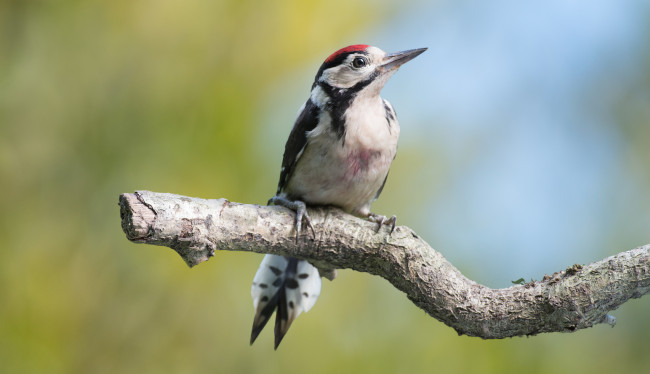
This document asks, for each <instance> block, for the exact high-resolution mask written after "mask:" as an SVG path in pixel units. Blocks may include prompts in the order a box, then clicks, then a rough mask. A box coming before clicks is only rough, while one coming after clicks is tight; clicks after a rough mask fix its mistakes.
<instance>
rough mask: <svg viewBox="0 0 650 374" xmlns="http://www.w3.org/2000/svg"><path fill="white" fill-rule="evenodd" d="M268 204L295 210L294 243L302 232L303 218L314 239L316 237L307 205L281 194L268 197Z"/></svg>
mask: <svg viewBox="0 0 650 374" xmlns="http://www.w3.org/2000/svg"><path fill="white" fill-rule="evenodd" d="M268 204H275V205H280V206H283V207H285V208H287V209H291V210H293V211H294V212H296V243H298V238H300V233H301V232H302V221H303V220H304V221H305V222H306V223H307V226H309V228H310V229H311V233H312V235H313V236H314V239H316V230H314V225H312V223H311V218H310V217H309V213H307V205H306V204H305V203H304V202H302V201H300V200H294V201H291V200H289V199H287V198H284V197H281V196H273V197H272V198H271V199H269V202H268Z"/></svg>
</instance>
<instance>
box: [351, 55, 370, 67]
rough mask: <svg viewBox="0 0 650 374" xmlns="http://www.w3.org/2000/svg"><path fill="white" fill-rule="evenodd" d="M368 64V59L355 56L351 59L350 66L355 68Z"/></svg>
mask: <svg viewBox="0 0 650 374" xmlns="http://www.w3.org/2000/svg"><path fill="white" fill-rule="evenodd" d="M367 64H368V61H366V59H365V58H363V57H355V58H354V60H352V67H354V68H355V69H360V68H362V67H364V66H366V65H367Z"/></svg>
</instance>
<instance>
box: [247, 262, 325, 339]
mask: <svg viewBox="0 0 650 374" xmlns="http://www.w3.org/2000/svg"><path fill="white" fill-rule="evenodd" d="M320 288H321V279H320V275H319V274H318V269H316V268H315V267H314V266H312V265H311V264H310V263H309V262H307V261H305V260H299V259H297V258H291V257H282V256H276V255H266V256H264V259H263V260H262V263H261V264H260V267H259V269H258V270H257V273H256V274H255V278H254V279H253V285H252V287H251V296H252V297H253V307H254V308H255V319H254V320H253V331H252V332H251V344H253V342H254V341H255V339H257V336H258V335H259V334H260V332H261V331H262V329H263V328H264V326H266V323H267V322H268V321H269V319H271V315H272V314H273V312H274V311H276V309H277V313H276V315H275V349H277V348H278V345H279V344H280V342H281V341H282V338H284V335H285V334H286V333H287V331H288V330H289V327H290V326H291V323H292V322H293V321H294V320H295V319H296V317H298V316H299V315H300V313H302V312H303V311H304V312H307V311H309V309H311V307H312V306H314V304H315V303H316V300H318V296H319V295H320Z"/></svg>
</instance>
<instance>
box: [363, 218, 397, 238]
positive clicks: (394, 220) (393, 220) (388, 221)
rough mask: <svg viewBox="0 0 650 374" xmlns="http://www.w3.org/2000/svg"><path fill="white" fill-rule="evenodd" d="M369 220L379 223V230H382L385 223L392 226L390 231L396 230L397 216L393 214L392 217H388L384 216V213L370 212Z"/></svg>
mask: <svg viewBox="0 0 650 374" xmlns="http://www.w3.org/2000/svg"><path fill="white" fill-rule="evenodd" d="M368 221H370V222H376V223H378V225H377V232H379V230H381V227H382V226H384V225H387V226H390V233H391V234H392V233H393V231H395V224H396V223H397V216H395V215H393V216H392V217H390V218H386V216H382V215H379V214H375V213H370V214H368Z"/></svg>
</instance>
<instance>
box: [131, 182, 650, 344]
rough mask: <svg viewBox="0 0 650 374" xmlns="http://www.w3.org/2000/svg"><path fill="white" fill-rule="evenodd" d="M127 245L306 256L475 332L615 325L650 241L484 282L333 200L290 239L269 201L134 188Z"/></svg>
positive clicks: (406, 232) (649, 282) (196, 259)
mask: <svg viewBox="0 0 650 374" xmlns="http://www.w3.org/2000/svg"><path fill="white" fill-rule="evenodd" d="M119 205H120V213H121V217H122V228H123V230H124V232H125V233H126V236H127V238H128V239H129V240H131V241H133V242H136V243H146V244H155V245H161V246H166V247H171V248H172V249H174V250H175V251H176V252H178V254H180V255H181V257H182V258H183V260H184V261H185V262H186V263H187V264H188V265H189V266H194V265H197V264H199V263H201V262H203V261H206V260H207V259H209V258H210V257H211V256H213V255H214V251H215V250H217V249H219V250H232V251H249V252H257V253H273V254H279V255H287V256H293V257H299V258H303V259H307V260H309V261H310V262H312V263H314V264H315V265H316V266H318V267H319V268H320V269H322V270H324V271H325V272H326V273H327V272H329V270H331V269H354V270H357V271H361V272H366V273H370V274H374V275H378V276H380V277H382V278H385V279H386V280H388V281H389V282H390V283H391V284H392V285H393V286H395V287H396V288H397V289H399V290H401V291H403V292H404V293H406V296H407V297H408V298H409V299H410V300H411V301H412V302H413V303H415V304H416V305H417V306H419V307H420V308H422V309H423V310H425V311H426V312H427V313H428V314H430V315H431V316H432V317H434V318H436V319H438V320H439V321H441V322H443V323H445V324H447V325H449V326H451V327H452V328H454V329H455V330H456V331H457V332H458V334H465V335H470V336H478V337H481V338H484V339H495V338H504V337H511V336H521V335H535V334H538V333H541V332H553V331H563V332H571V331H575V330H578V329H583V328H587V327H591V326H593V325H594V324H597V323H603V322H605V323H609V324H612V325H613V324H614V322H615V320H614V318H613V317H611V316H609V315H608V314H607V313H608V312H609V311H611V310H613V309H616V308H617V307H618V306H620V305H621V304H623V303H624V302H626V301H627V300H629V299H630V298H638V297H641V296H642V295H645V294H647V293H648V292H650V244H649V245H645V246H642V247H639V248H636V249H633V250H630V251H627V252H622V253H619V254H617V255H614V256H611V257H608V258H606V259H604V260H601V261H598V262H595V263H592V264H589V265H586V266H581V265H573V266H571V267H569V268H567V269H565V270H562V271H559V272H556V273H554V274H553V275H550V276H548V275H547V276H545V277H544V279H542V280H540V281H536V282H531V283H528V284H525V285H514V286H512V287H508V288H504V289H491V288H488V287H485V286H483V285H480V284H478V283H476V282H474V281H472V280H470V279H467V278H466V277H464V276H463V275H462V274H461V273H460V272H459V271H458V270H457V269H456V268H455V267H454V266H453V265H451V264H450V263H449V262H448V261H447V260H445V258H444V257H443V256H442V255H441V254H440V253H439V252H436V251H435V250H433V249H432V248H431V247H430V246H429V245H428V244H427V243H426V242H424V240H422V239H421V238H420V237H419V236H418V235H417V234H416V233H415V232H413V231H412V230H411V229H409V228H407V227H404V226H398V227H397V228H396V229H395V231H394V232H393V233H392V234H390V233H389V232H388V230H386V229H382V230H380V231H379V232H375V228H376V224H373V223H370V222H368V221H366V220H363V219H359V218H356V217H353V216H351V215H349V214H346V213H344V212H342V211H340V210H338V209H335V208H314V209H310V210H309V214H310V216H311V218H312V222H313V224H314V227H315V229H316V237H315V238H314V237H313V236H312V234H311V231H309V230H304V231H303V235H302V236H301V237H300V238H299V240H298V241H296V238H295V230H294V217H295V216H294V214H293V212H291V211H289V210H287V209H285V208H282V207H276V206H260V205H252V204H240V203H234V202H230V201H228V200H225V199H217V200H204V199H198V198H191V197H185V196H179V195H173V194H167V193H154V192H149V191H138V192H136V193H133V194H122V195H120V200H119Z"/></svg>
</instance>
